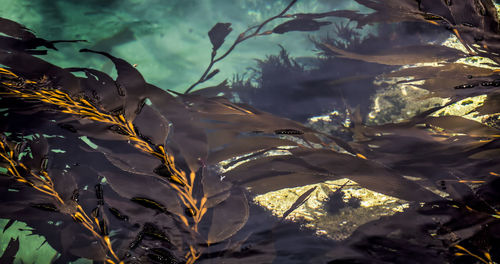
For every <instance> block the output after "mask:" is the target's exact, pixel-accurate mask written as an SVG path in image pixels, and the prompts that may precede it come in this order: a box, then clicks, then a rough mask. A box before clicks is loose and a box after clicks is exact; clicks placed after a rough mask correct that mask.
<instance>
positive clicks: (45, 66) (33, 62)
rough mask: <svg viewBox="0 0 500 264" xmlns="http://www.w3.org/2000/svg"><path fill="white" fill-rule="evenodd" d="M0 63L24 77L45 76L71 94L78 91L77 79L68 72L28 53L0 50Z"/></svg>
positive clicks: (40, 77)
mask: <svg viewBox="0 0 500 264" xmlns="http://www.w3.org/2000/svg"><path fill="white" fill-rule="evenodd" d="M0 63H1V64H2V65H5V66H7V67H10V68H11V69H12V70H13V71H14V72H15V73H17V74H19V75H22V76H23V77H24V78H26V79H30V80H35V81H38V80H41V79H43V78H44V76H47V77H48V78H49V80H50V82H51V83H52V85H54V86H59V87H62V89H63V90H64V91H66V92H68V93H69V94H71V95H73V94H75V93H76V92H79V91H80V84H79V82H78V79H77V78H76V77H75V76H74V75H72V74H71V73H70V72H68V71H65V70H64V69H62V68H60V67H57V66H55V65H53V64H50V63H48V62H46V61H44V60H42V59H39V58H36V57H34V56H31V55H29V54H25V53H20V52H6V51H0Z"/></svg>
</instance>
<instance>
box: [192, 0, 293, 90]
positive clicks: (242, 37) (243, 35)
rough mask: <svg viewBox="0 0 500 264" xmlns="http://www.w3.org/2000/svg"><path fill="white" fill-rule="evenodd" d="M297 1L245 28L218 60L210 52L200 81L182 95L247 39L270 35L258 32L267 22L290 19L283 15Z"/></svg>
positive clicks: (203, 78)
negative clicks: (259, 22)
mask: <svg viewBox="0 0 500 264" xmlns="http://www.w3.org/2000/svg"><path fill="white" fill-rule="evenodd" d="M297 1H298V0H292V1H291V2H290V3H289V4H288V6H287V7H285V9H283V10H282V11H281V12H280V13H279V14H277V15H275V16H273V17H270V18H268V19H266V20H265V21H264V22H262V23H261V24H259V25H256V26H252V27H249V28H247V29H246V30H245V31H243V32H242V33H241V34H239V35H238V37H237V38H236V40H235V41H234V42H233V44H232V45H231V47H229V49H228V50H227V51H226V52H225V53H224V54H222V55H221V56H219V57H218V58H215V57H216V55H217V52H216V51H215V50H213V51H212V54H211V56H210V63H209V64H208V66H207V68H206V70H205V72H204V73H203V74H202V75H201V77H200V79H199V80H198V81H196V82H195V83H193V84H192V85H191V86H189V88H188V89H187V90H186V91H185V92H184V94H188V93H190V92H191V91H192V90H193V88H194V87H196V86H197V85H198V84H201V83H203V82H205V81H207V79H206V77H207V74H208V73H209V72H210V70H211V69H212V67H213V66H214V64H215V63H217V62H219V61H220V60H222V59H224V58H225V57H226V56H227V55H229V53H231V52H232V51H233V50H234V48H235V47H236V46H237V45H238V44H240V43H241V42H243V41H245V40H247V39H249V38H253V37H256V36H264V35H269V34H270V33H272V32H271V31H265V32H263V33H260V31H261V30H262V28H263V27H264V26H265V25H266V24H267V23H269V22H271V21H273V20H275V19H277V18H288V17H291V16H287V15H284V14H285V13H286V12H287V11H288V10H289V9H290V8H291V7H292V6H293V5H295V3H297ZM253 29H255V31H253V33H251V34H249V35H246V34H247V33H249V32H250V31H251V30H253Z"/></svg>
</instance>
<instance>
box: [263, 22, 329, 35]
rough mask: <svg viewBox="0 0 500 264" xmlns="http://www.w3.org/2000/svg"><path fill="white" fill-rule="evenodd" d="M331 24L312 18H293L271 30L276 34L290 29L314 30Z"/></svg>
mask: <svg viewBox="0 0 500 264" xmlns="http://www.w3.org/2000/svg"><path fill="white" fill-rule="evenodd" d="M329 24H331V22H328V21H316V20H314V19H300V18H299V19H294V20H290V21H287V22H285V23H283V24H280V25H278V26H276V27H275V28H274V29H273V30H272V32H273V33H276V34H284V33H286V32H290V31H316V30H319V29H320V28H321V27H322V26H326V25H329Z"/></svg>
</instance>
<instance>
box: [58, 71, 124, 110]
mask: <svg viewBox="0 0 500 264" xmlns="http://www.w3.org/2000/svg"><path fill="white" fill-rule="evenodd" d="M67 70H68V71H70V72H83V73H85V75H86V78H85V79H83V78H82V79H83V80H81V82H82V89H83V92H84V93H85V95H86V96H87V98H89V99H90V100H91V101H92V102H94V103H95V104H96V105H98V106H100V107H102V108H103V109H104V110H106V111H107V112H111V113H121V112H122V111H123V107H124V106H123V105H124V104H125V98H126V94H125V93H126V90H124V89H122V88H121V87H120V86H119V85H117V84H116V82H115V80H114V79H113V78H111V76H109V75H107V74H106V73H104V72H101V71H98V70H94V69H88V68H67Z"/></svg>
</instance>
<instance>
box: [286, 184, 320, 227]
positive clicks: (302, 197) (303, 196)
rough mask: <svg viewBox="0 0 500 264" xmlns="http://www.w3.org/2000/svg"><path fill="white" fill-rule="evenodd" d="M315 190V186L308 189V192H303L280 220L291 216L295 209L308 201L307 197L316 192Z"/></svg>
mask: <svg viewBox="0 0 500 264" xmlns="http://www.w3.org/2000/svg"><path fill="white" fill-rule="evenodd" d="M316 188H317V186H314V187H312V188H310V189H309V190H307V191H306V192H304V193H303V194H301V195H300V196H299V198H297V200H295V202H294V203H293V204H292V206H290V208H289V209H288V210H286V211H285V212H284V213H283V216H282V217H281V218H283V219H285V218H286V217H287V216H288V215H289V214H291V213H292V212H293V211H295V209H297V208H299V207H300V206H301V205H303V204H304V203H305V202H306V201H307V200H308V199H309V196H310V195H311V193H312V192H314V191H315V190H316Z"/></svg>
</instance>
